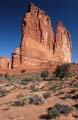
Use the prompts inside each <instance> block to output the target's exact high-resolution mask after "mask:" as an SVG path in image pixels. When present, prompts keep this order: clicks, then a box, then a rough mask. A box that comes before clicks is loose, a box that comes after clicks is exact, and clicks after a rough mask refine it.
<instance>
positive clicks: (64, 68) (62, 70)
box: [53, 64, 70, 79]
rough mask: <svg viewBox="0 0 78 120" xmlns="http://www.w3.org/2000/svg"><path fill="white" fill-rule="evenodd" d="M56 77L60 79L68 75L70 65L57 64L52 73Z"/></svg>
mask: <svg viewBox="0 0 78 120" xmlns="http://www.w3.org/2000/svg"><path fill="white" fill-rule="evenodd" d="M53 74H54V75H55V76H56V77H59V78H60V79H62V78H64V77H68V76H69V75H70V65H69V64H63V65H59V66H57V68H56V69H55V71H54V73H53Z"/></svg>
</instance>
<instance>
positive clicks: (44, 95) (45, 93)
mask: <svg viewBox="0 0 78 120" xmlns="http://www.w3.org/2000/svg"><path fill="white" fill-rule="evenodd" d="M50 95H51V93H50V92H44V93H43V94H42V96H43V98H44V99H47V98H48V97H50Z"/></svg>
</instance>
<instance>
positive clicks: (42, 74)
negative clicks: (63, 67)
mask: <svg viewBox="0 0 78 120" xmlns="http://www.w3.org/2000/svg"><path fill="white" fill-rule="evenodd" d="M48 76H49V71H48V70H47V69H45V70H43V71H42V72H41V77H43V78H44V80H46V78H47V77H48Z"/></svg>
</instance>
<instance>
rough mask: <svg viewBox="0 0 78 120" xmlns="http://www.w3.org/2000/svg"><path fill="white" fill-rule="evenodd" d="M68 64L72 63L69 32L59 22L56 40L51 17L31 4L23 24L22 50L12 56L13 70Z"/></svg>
mask: <svg viewBox="0 0 78 120" xmlns="http://www.w3.org/2000/svg"><path fill="white" fill-rule="evenodd" d="M66 62H68V63H69V62H71V40H70V34H69V32H68V31H67V30H66V28H65V27H64V25H63V24H62V23H61V22H58V23H57V27H56V36H55V39H54V33H53V28H52V25H51V20H50V18H49V16H48V15H47V14H46V13H45V12H44V11H43V10H41V9H40V8H38V7H37V6H35V5H34V4H33V3H31V4H30V5H29V8H28V11H27V12H26V14H25V16H24V19H23V23H22V39H21V44H20V48H17V49H16V50H15V51H14V52H13V54H12V68H17V67H22V68H24V67H26V66H30V67H31V66H34V67H40V66H41V65H43V64H47V63H66Z"/></svg>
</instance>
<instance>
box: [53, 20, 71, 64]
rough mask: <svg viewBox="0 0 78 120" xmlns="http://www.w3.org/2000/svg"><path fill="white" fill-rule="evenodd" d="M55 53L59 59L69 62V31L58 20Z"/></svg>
mask: <svg viewBox="0 0 78 120" xmlns="http://www.w3.org/2000/svg"><path fill="white" fill-rule="evenodd" d="M55 54H56V56H57V57H59V59H60V61H63V62H71V38H70V33H69V32H68V31H67V30H66V28H65V27H64V25H63V24H62V23H61V22H60V21H59V22H57V28H56V41H55Z"/></svg>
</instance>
